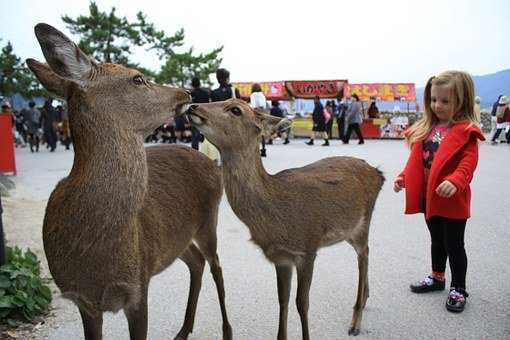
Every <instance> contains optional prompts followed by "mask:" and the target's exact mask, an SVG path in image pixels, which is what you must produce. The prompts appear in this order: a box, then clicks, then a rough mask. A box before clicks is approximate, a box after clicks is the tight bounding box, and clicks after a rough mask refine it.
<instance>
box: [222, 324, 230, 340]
mask: <svg viewBox="0 0 510 340" xmlns="http://www.w3.org/2000/svg"><path fill="white" fill-rule="evenodd" d="M223 340H232V327H230V325H227V326H224V327H223Z"/></svg>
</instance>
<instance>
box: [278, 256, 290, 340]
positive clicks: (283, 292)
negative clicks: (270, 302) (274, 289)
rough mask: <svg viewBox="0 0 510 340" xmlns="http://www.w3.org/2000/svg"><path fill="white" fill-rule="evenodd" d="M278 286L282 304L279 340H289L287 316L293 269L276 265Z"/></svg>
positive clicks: (279, 299) (279, 298)
mask: <svg viewBox="0 0 510 340" xmlns="http://www.w3.org/2000/svg"><path fill="white" fill-rule="evenodd" d="M275 268H276V279H277V284H278V301H279V303H280V323H279V324H278V340H287V316H288V314H289V297H290V287H291V281H292V267H291V266H289V265H279V264H275Z"/></svg>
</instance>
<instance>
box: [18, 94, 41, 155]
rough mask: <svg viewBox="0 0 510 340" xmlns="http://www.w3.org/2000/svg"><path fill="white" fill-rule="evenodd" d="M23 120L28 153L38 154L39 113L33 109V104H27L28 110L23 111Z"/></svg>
mask: <svg viewBox="0 0 510 340" xmlns="http://www.w3.org/2000/svg"><path fill="white" fill-rule="evenodd" d="M22 112H23V119H24V120H25V124H26V125H27V136H28V144H29V146H30V152H34V147H35V152H39V144H40V142H41V140H40V137H39V127H40V125H39V123H40V121H41V112H40V111H39V110H38V109H37V108H36V107H35V102H34V101H30V102H29V103H28V110H24V111H22Z"/></svg>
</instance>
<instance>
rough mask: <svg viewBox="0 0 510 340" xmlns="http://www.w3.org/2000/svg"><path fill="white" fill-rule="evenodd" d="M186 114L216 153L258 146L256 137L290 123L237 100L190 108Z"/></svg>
mask: <svg viewBox="0 0 510 340" xmlns="http://www.w3.org/2000/svg"><path fill="white" fill-rule="evenodd" d="M187 113H188V115H189V116H190V118H191V122H192V124H193V125H194V126H195V127H196V128H197V129H199V130H200V132H202V133H203V134H204V135H205V137H206V138H207V139H208V140H210V141H211V143H213V144H214V145H216V146H217V147H218V148H219V149H220V150H221V149H225V148H226V149H233V148H236V149H237V148H240V149H245V148H248V147H250V146H251V145H253V144H258V143H259V141H260V138H259V137H260V135H262V134H264V135H269V134H273V133H275V132H276V131H278V130H280V129H281V130H283V129H286V128H288V127H289V126H290V123H291V121H290V120H288V119H282V118H278V117H274V116H270V115H267V114H265V113H263V112H261V111H258V110H255V109H253V108H252V107H250V105H248V104H247V103H246V102H244V101H242V100H239V99H231V100H227V101H224V102H215V103H208V104H200V105H191V106H190V108H189V109H188V111H187Z"/></svg>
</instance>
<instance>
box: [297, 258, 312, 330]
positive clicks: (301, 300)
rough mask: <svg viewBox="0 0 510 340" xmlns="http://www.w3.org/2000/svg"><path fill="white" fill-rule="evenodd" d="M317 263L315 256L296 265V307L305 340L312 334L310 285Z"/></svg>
mask: <svg viewBox="0 0 510 340" xmlns="http://www.w3.org/2000/svg"><path fill="white" fill-rule="evenodd" d="M314 261H315V254H313V255H307V256H306V257H305V258H304V259H303V260H301V261H299V262H298V263H297V265H296V269H297V276H298V287H297V296H296V306H297V309H298V312H299V316H300V318H301V331H302V333H303V340H309V339H310V332H309V329H308V306H309V296H310V285H311V284H312V277H313V265H314Z"/></svg>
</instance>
